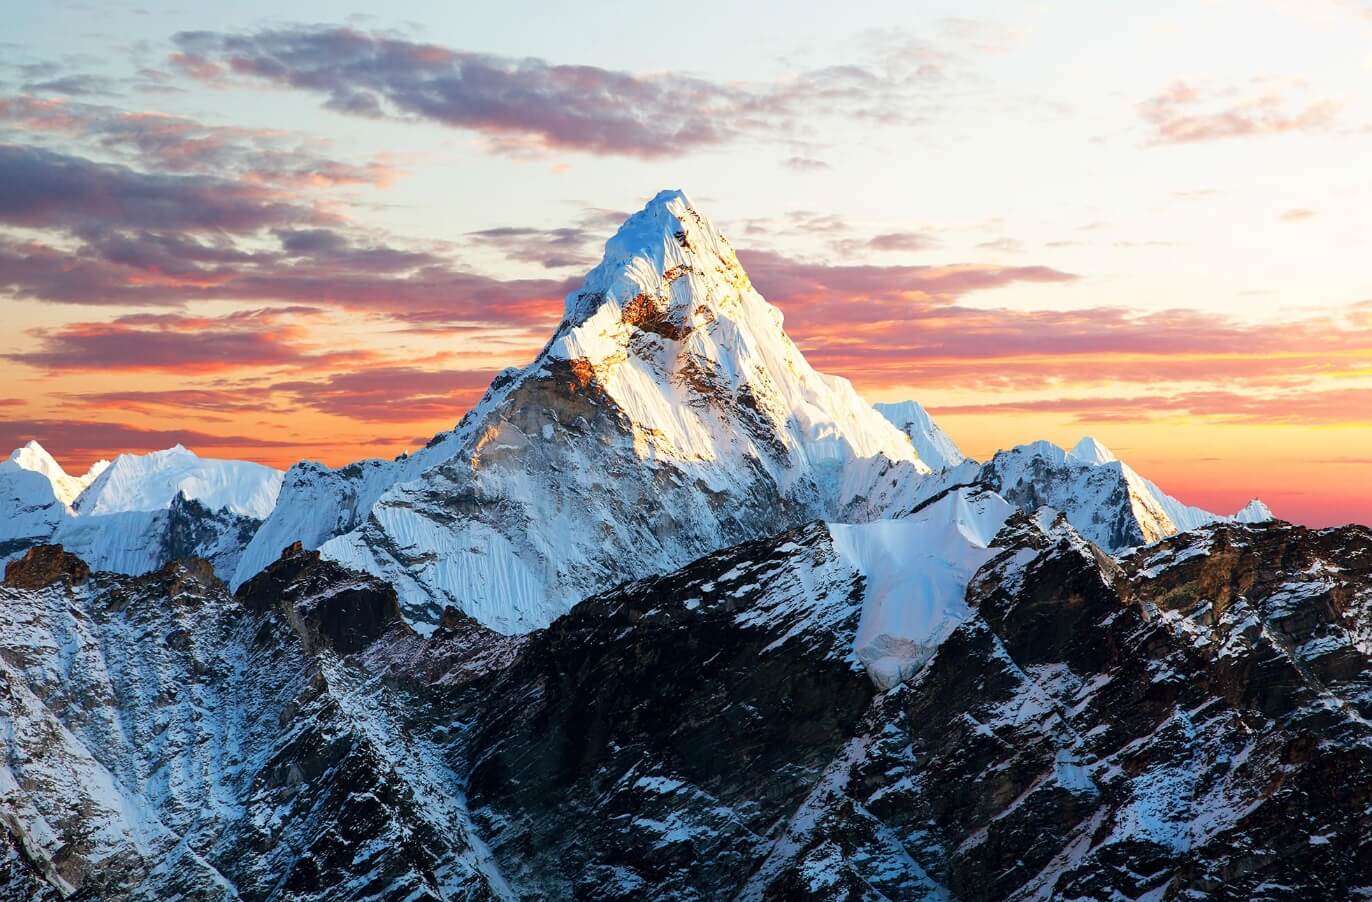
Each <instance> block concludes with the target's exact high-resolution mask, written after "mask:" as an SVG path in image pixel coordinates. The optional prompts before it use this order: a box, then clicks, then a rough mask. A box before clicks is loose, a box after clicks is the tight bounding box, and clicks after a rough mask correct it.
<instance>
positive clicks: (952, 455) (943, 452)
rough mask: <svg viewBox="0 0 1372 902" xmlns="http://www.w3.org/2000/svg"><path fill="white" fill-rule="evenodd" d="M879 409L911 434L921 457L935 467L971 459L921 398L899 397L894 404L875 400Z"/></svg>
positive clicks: (896, 424) (897, 425)
mask: <svg viewBox="0 0 1372 902" xmlns="http://www.w3.org/2000/svg"><path fill="white" fill-rule="evenodd" d="M873 406H874V407H875V408H876V409H877V412H878V413H880V414H881V415H882V416H884V417H886V419H888V420H890V421H891V422H892V423H893V424H895V426H896V428H898V429H900V430H901V431H902V432H904V433H905V434H906V435H908V436H910V441H911V443H913V444H914V446H915V451H917V452H918V453H919V459H920V460H922V461H924V462H925V463H926V464H928V465H929V466H930V467H932V468H933V469H935V470H946V469H947V468H949V467H955V466H957V465H958V464H960V463H962V462H963V461H964V460H966V459H967V455H965V454H963V453H962V451H961V450H959V449H958V446H957V444H956V443H954V441H953V440H952V439H951V438H949V437H948V433H946V432H944V431H943V430H942V429H941V428H939V425H938V424H937V423H935V422H934V418H933V417H931V416H929V412H928V411H927V410H925V409H924V408H923V407H921V406H920V405H919V403H918V402H917V401H899V402H896V403H894V404H874V405H873Z"/></svg>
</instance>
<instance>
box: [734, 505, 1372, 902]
mask: <svg viewBox="0 0 1372 902" xmlns="http://www.w3.org/2000/svg"><path fill="white" fill-rule="evenodd" d="M1016 530H1017V531H1018V535H1015V534H1014V533H1015V532H1016ZM1034 531H1035V528H1034V527H1032V526H1030V525H1028V524H1026V523H1025V522H1023V521H1021V522H1020V523H1019V525H1018V527H1017V528H1016V529H1012V530H1011V531H1010V534H1003V535H1002V541H1005V542H1008V543H1010V544H1009V547H1007V549H1006V551H1005V552H1004V553H1003V554H1002V555H1001V556H1000V557H999V558H998V559H997V560H996V561H993V562H992V563H991V564H989V565H987V567H986V568H984V569H983V571H982V572H981V574H980V575H979V578H978V580H977V582H976V583H974V585H973V587H972V590H971V591H970V593H969V594H970V595H971V596H972V598H973V599H974V600H975V601H976V602H977V603H978V605H979V608H978V615H977V616H976V617H974V618H973V619H972V620H970V621H968V622H967V623H966V624H964V625H963V626H962V627H961V628H959V630H958V631H957V632H955V633H954V634H953V636H952V637H951V638H950V639H949V640H948V641H947V642H945V643H944V645H943V646H942V647H941V648H940V650H939V652H938V654H937V656H936V657H935V658H934V660H933V661H931V662H930V664H929V666H928V667H927V668H926V669H925V670H924V671H923V672H922V673H921V674H920V675H919V676H918V677H917V678H916V679H915V680H913V681H912V682H911V683H910V684H909V685H907V686H904V687H902V688H901V689H899V690H897V691H894V692H891V693H888V694H887V695H886V696H884V697H883V698H882V699H880V701H879V703H878V704H877V705H875V706H874V707H873V709H872V711H871V712H869V717H868V719H867V720H866V721H865V722H864V724H863V726H862V728H860V730H859V731H858V732H859V734H860V735H861V736H863V739H862V740H861V745H862V750H861V753H860V754H857V755H855V756H854V758H853V760H851V761H850V762H845V763H844V764H843V765H842V766H841V768H840V769H839V770H838V771H837V772H836V774H835V775H834V777H833V782H834V783H835V784H838V785H839V786H841V787H842V788H841V789H839V790H830V789H828V788H827V787H823V786H822V787H821V792H820V793H819V795H818V797H817V798H815V799H813V805H814V809H815V813H814V814H812V815H811V816H810V817H808V818H807V819H806V820H805V824H804V828H803V829H800V830H797V831H796V832H795V833H794V835H793V836H792V837H791V840H790V842H789V844H787V845H788V847H789V852H788V854H787V855H785V856H782V857H779V858H777V859H776V860H774V861H772V862H769V867H768V868H765V869H763V870H762V871H760V872H759V873H758V874H757V875H755V877H754V878H753V881H752V882H751V883H750V885H749V887H748V890H747V892H745V893H744V897H745V898H765V897H775V898H782V897H789V898H795V897H800V898H835V897H841V896H844V895H845V892H844V891H842V889H841V888H843V887H862V888H864V889H863V891H862V892H861V893H858V895H863V894H865V893H868V892H871V891H876V892H880V893H884V894H885V895H886V896H887V897H890V898H912V897H922V896H931V895H935V894H937V893H940V892H946V893H947V894H950V895H952V896H953V897H955V898H966V899H1006V898H1036V897H1037V898H1050V897H1051V898H1089V899H1105V898H1139V897H1141V896H1144V895H1148V897H1149V898H1169V899H1178V898H1211V897H1221V898H1243V899H1249V898H1348V897H1350V896H1351V895H1353V894H1354V890H1355V889H1356V888H1358V887H1360V886H1362V885H1364V884H1366V882H1367V881H1368V879H1369V877H1372V850H1369V846H1368V845H1367V841H1366V839H1365V837H1366V836H1367V831H1368V828H1369V827H1370V826H1372V823H1369V815H1368V814H1367V812H1366V811H1365V809H1366V806H1367V801H1368V796H1369V789H1368V786H1369V778H1372V731H1369V727H1368V722H1367V721H1366V720H1365V718H1364V715H1363V714H1362V713H1361V712H1362V710H1363V708H1364V706H1365V705H1366V703H1367V686H1366V679H1367V673H1368V667H1367V661H1366V654H1365V652H1359V651H1357V650H1356V649H1357V646H1358V645H1359V644H1362V647H1364V648H1365V647H1366V645H1365V639H1364V638H1363V637H1365V636H1366V634H1367V630H1368V628H1369V622H1368V617H1367V606H1368V604H1369V603H1372V582H1370V581H1369V565H1372V556H1369V555H1372V535H1369V534H1368V532H1367V531H1366V530H1359V529H1346V530H1337V531H1327V532H1323V533H1311V532H1308V531H1306V530H1301V529H1298V528H1295V527H1290V526H1285V525H1280V526H1278V525H1271V526H1262V527H1247V528H1245V527H1232V526H1224V527H1216V528H1212V529H1210V530H1206V531H1202V532H1198V533H1193V534H1188V535H1183V536H1180V537H1177V538H1176V539H1173V540H1171V541H1168V542H1164V543H1161V544H1160V545H1157V546H1153V547H1151V548H1149V549H1147V550H1146V551H1141V552H1139V553H1138V554H1136V555H1135V556H1132V557H1130V558H1126V559H1125V561H1124V562H1123V567H1122V568H1116V567H1114V566H1113V564H1109V563H1106V565H1104V566H1103V565H1102V561H1101V560H1100V559H1099V558H1098V556H1097V553H1095V552H1094V549H1093V548H1092V547H1091V546H1088V545H1085V544H1084V543H1082V542H1081V541H1080V540H1079V539H1077V538H1076V537H1075V536H1074V535H1071V534H1068V533H1061V534H1060V535H1059V536H1058V537H1056V538H1054V537H1052V536H1034V535H1033V532H1034ZM1035 545H1038V546H1041V547H1040V548H1039V550H1037V551H1034V552H1030V551H1028V550H1026V549H1027V548H1029V547H1032V546H1035ZM1354 656H1356V657H1357V658H1358V659H1359V660H1358V661H1357V663H1356V664H1355V665H1354V664H1353V663H1352V661H1351V658H1352V657H1354Z"/></svg>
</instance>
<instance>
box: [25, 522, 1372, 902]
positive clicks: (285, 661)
mask: <svg viewBox="0 0 1372 902" xmlns="http://www.w3.org/2000/svg"><path fill="white" fill-rule="evenodd" d="M967 497H971V496H967ZM967 497H964V498H963V502H961V503H967ZM1002 503H1003V502H1002ZM931 509H932V508H931ZM1004 522H1005V525H1004V527H1003V528H1002V529H1001V530H1000V531H999V533H998V534H997V535H996V536H995V539H994V541H993V542H992V545H991V547H990V549H989V550H987V558H989V559H988V560H987V561H986V563H984V564H983V565H982V566H981V567H980V569H979V570H978V571H977V572H976V575H975V576H974V577H973V579H972V582H971V584H970V586H969V588H968V591H967V595H966V602H967V604H968V605H969V606H970V608H969V612H968V614H967V615H966V617H965V619H963V620H961V621H959V625H956V626H955V627H954V628H953V629H952V630H951V632H949V633H948V634H947V636H946V638H943V639H942V641H941V642H939V644H937V646H936V647H935V648H934V649H933V651H932V654H931V656H930V657H929V658H928V661H927V663H926V664H925V665H924V666H923V668H922V669H921V670H919V672H918V673H917V674H915V675H914V676H913V677H912V678H911V679H909V680H907V681H906V682H904V683H903V684H899V685H897V686H896V687H895V688H892V689H891V690H890V691H885V692H882V691H880V690H878V689H877V688H876V687H875V686H874V685H873V682H872V680H870V679H869V678H868V675H867V674H866V673H865V672H864V668H863V665H862V661H861V660H860V659H859V657H858V656H857V654H856V653H855V651H854V637H855V636H856V635H857V633H858V631H859V621H860V620H861V618H862V617H863V610H864V604H865V603H866V602H865V599H866V595H867V592H868V590H869V586H870V584H871V583H872V582H873V580H874V579H875V577H873V576H870V575H864V574H863V573H860V572H858V571H856V570H855V569H854V568H853V566H852V564H851V562H850V560H849V559H848V558H847V557H845V554H846V552H844V551H843V548H842V543H841V542H838V541H837V540H836V539H835V532H834V527H830V526H826V525H825V524H822V523H815V524H811V525H808V526H804V527H800V528H797V529H794V530H791V531H788V532H786V533H783V534H781V535H778V536H776V537H773V538H771V539H766V540H759V541H755V542H750V543H745V544H743V545H739V546H736V547H734V548H731V549H727V550H725V551H722V552H718V553H715V554H712V555H709V556H706V557H705V558H702V559H701V560H699V561H697V562H695V563H693V564H691V565H690V566H688V567H686V568H684V569H682V570H680V571H677V572H674V573H671V574H667V575H663V576H659V577H653V578H650V579H645V580H641V581H637V582H633V583H628V584H625V585H622V586H620V587H619V588H617V589H614V590H611V591H609V592H606V593H602V594H601V595H599V596H596V597H593V598H590V599H587V600H586V601H584V602H583V603H581V604H579V605H577V606H576V607H575V608H574V609H573V610H572V611H571V612H570V613H569V614H568V615H566V616H564V617H562V618H560V619H558V620H557V621H555V622H554V623H553V624H551V625H550V626H549V627H548V628H546V629H543V630H539V631H535V632H533V633H530V634H527V635H523V636H505V635H501V634H499V633H496V632H494V631H492V630H490V629H488V628H486V627H484V626H482V625H481V624H480V623H478V622H477V621H475V620H474V619H472V618H470V617H469V616H467V615H465V614H463V613H461V612H460V611H458V610H457V609H456V608H453V609H452V610H450V611H448V612H446V614H445V615H444V616H443V617H442V618H441V621H440V623H439V625H438V627H437V629H436V630H435V631H434V633H433V635H431V636H429V637H423V636H420V635H417V634H415V633H414V632H413V631H411V630H409V629H407V628H405V626H404V624H403V623H402V622H401V620H400V618H399V612H398V608H397V604H396V599H395V596H394V594H393V593H392V592H390V591H389V590H388V589H387V588H386V587H385V586H384V585H383V584H381V583H379V582H377V581H376V580H375V579H374V578H372V577H370V576H366V575H361V574H357V573H352V572H349V571H346V570H344V569H342V568H340V567H338V566H337V565H336V564H334V563H332V562H330V561H327V560H321V559H320V557H319V556H318V555H317V554H315V553H312V552H306V551H304V550H303V549H288V551H287V553H286V554H285V555H284V556H283V557H282V558H281V559H280V560H278V561H277V562H276V563H274V564H273V565H272V566H271V567H269V568H268V569H267V571H266V572H265V573H263V574H262V575H261V576H259V577H258V578H256V579H254V580H252V581H250V582H249V583H248V584H246V585H245V586H243V587H242V588H241V590H240V592H239V593H238V595H237V596H236V597H233V596H229V595H228V594H227V593H226V591H225V589H224V587H223V585H222V584H221V583H220V582H219V581H218V580H217V579H215V578H214V576H213V574H212V572H211V570H210V569H209V567H208V565H207V564H205V563H204V562H181V563H176V564H172V565H169V566H167V567H165V568H163V569H162V570H160V571H158V572H157V573H155V574H150V575H148V576H145V577H140V578H130V577H122V576H117V575H114V574H109V573H95V574H91V575H90V576H89V577H88V578H87V579H86V580H85V581H84V582H80V583H76V584H72V585H68V584H67V583H66V582H65V581H64V580H63V579H61V578H58V579H57V580H56V582H53V581H49V582H48V583H46V584H44V585H43V586H40V587H36V588H20V587H15V586H9V585H6V586H4V587H3V588H0V722H4V723H6V724H8V728H7V730H6V732H5V733H4V734H3V735H5V736H7V737H9V738H8V740H7V742H8V745H7V747H6V750H5V751H6V757H5V759H4V761H3V768H0V780H3V781H5V783H4V787H5V789H4V791H3V792H0V825H3V829H0V898H4V897H7V896H8V897H19V896H23V895H26V894H27V895H35V894H38V893H41V892H43V891H45V890H43V889H42V887H43V886H44V885H46V886H48V887H53V888H54V889H59V888H60V889H61V891H62V892H68V891H70V890H76V891H77V892H78V893H79V894H80V895H81V896H83V897H89V898H110V897H116V898H122V897H168V896H177V897H179V896H197V895H199V896H207V897H216V896H218V895H220V894H223V893H225V892H227V890H228V889H230V888H231V889H232V891H233V892H234V893H237V894H238V896H239V897H241V898H245V899H268V898H279V897H283V896H286V897H291V898H300V899H362V898H375V897H382V898H406V897H411V898H448V899H471V898H565V897H583V898H625V899H628V898H634V899H637V898H645V897H648V898H662V899H699V898H738V899H743V900H748V899H783V898H784V899H824V900H830V899H853V898H864V899H866V898H871V899H879V898H887V899H895V898H899V899H946V898H955V899H971V900H983V899H987V900H989V899H1028V898H1091V899H1096V898H1126V897H1127V898H1140V897H1144V896H1147V897H1149V898H1157V899H1191V898H1210V897H1219V898H1348V897H1352V896H1354V895H1356V892H1357V891H1358V890H1359V888H1360V887H1363V886H1367V885H1369V883H1372V843H1369V842H1368V841H1367V839H1366V837H1367V836H1368V835H1369V833H1370V832H1372V815H1369V813H1368V812H1369V811H1372V790H1369V789H1368V787H1372V726H1369V724H1372V720H1370V719H1369V718H1372V678H1370V677H1369V666H1368V651H1367V649H1368V648H1369V647H1372V645H1370V644H1369V639H1372V531H1369V530H1367V529H1362V528H1345V529H1338V530H1319V531H1314V530H1306V529H1302V528H1299V527H1294V526H1290V525H1287V524H1277V523H1271V524H1257V525H1238V524H1217V525H1213V526H1210V527H1206V528H1204V529H1201V530H1198V531H1195V532H1191V533H1187V534H1184V535H1181V536H1177V537H1174V538H1172V539H1169V540H1166V541H1164V542H1161V543H1158V544H1155V545H1152V546H1149V547H1147V548H1144V549H1140V550H1138V551H1135V552H1134V553H1132V554H1129V555H1125V556H1123V557H1121V558H1118V559H1115V558H1111V557H1109V556H1108V555H1105V554H1104V553H1103V552H1102V551H1101V550H1100V549H1099V548H1098V547H1096V546H1094V545H1092V544H1091V543H1089V542H1086V541H1084V540H1083V539H1082V538H1081V537H1080V535H1078V534H1077V533H1076V532H1075V530H1073V529H1072V527H1071V526H1070V524H1069V523H1068V522H1067V519H1066V517H1064V516H1061V515H1049V514H1048V513H1047V512H1042V511H1041V512H1036V513H1034V514H1026V513H1016V514H1013V515H1011V516H1010V517H1009V518H1008V519H1007V520H1005V521H1004ZM855 528H859V527H849V529H855Z"/></svg>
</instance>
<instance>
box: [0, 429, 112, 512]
mask: <svg viewBox="0 0 1372 902" xmlns="http://www.w3.org/2000/svg"><path fill="white" fill-rule="evenodd" d="M9 459H10V460H12V461H14V462H15V463H16V464H18V465H19V466H20V467H22V468H24V469H25V470H31V471H33V472H34V473H41V474H42V475H43V476H45V477H47V480H48V482H50V483H52V492H53V495H55V496H56V498H57V500H58V501H61V502H62V503H63V504H65V505H66V506H68V507H70V506H71V505H72V502H74V501H75V500H76V497H77V496H78V495H80V494H81V493H82V492H83V491H85V489H86V487H87V486H88V485H90V484H91V483H92V482H94V481H95V478H96V477H97V476H99V475H100V474H101V473H102V472H104V470H105V468H106V467H108V466H109V465H110V462H109V461H107V460H98V461H96V462H95V463H94V464H92V465H91V467H90V469H89V470H87V471H86V472H85V474H84V475H82V476H72V475H71V474H69V473H67V471H66V470H64V469H63V468H62V465H61V464H59V463H58V462H57V459H56V458H54V457H53V456H52V455H51V454H49V453H48V450H47V449H46V448H44V447H43V446H42V445H40V444H39V443H38V442H37V441H34V440H30V441H28V442H27V443H25V444H24V445H23V446H22V447H19V448H15V449H14V450H13V451H12V452H10V457H9Z"/></svg>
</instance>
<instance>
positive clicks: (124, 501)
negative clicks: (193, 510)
mask: <svg viewBox="0 0 1372 902" xmlns="http://www.w3.org/2000/svg"><path fill="white" fill-rule="evenodd" d="M282 475H283V474H282V473H281V471H280V470H274V469H272V468H271V467H266V466H263V465H262V464H257V463H252V462H250V461H245V460H212V459H208V458H202V457H198V456H196V454H195V453H194V452H192V451H191V450H189V449H187V448H185V447H183V446H181V445H176V446H175V447H173V448H168V449H167V450H165V451H154V452H152V453H150V454H121V455H119V456H118V457H116V458H115V459H114V463H112V464H110V465H109V466H108V467H106V468H105V469H104V471H103V472H101V473H100V474H99V476H97V477H96V479H95V480H94V481H93V482H91V484H90V485H89V486H88V487H87V488H86V490H85V491H83V492H82V493H81V494H80V495H79V496H78V497H77V499H76V503H75V504H74V505H73V507H74V508H75V510H76V512H77V513H80V514H87V515H90V514H113V513H120V512H122V511H156V510H165V509H166V508H167V507H169V506H170V505H171V502H172V499H173V498H175V497H176V496H177V495H178V494H181V495H184V496H185V497H186V498H188V499H190V500H192V501H199V502H200V503H201V504H203V505H204V506H205V507H207V508H209V509H210V510H228V511H230V512H231V513H235V514H241V515H243V516H247V517H255V518H257V519H259V520H261V519H262V518H264V517H266V516H267V515H268V514H270V513H271V511H272V508H273V507H274V506H275V505H276V495H277V492H278V491H280V489H281V477H282Z"/></svg>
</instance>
